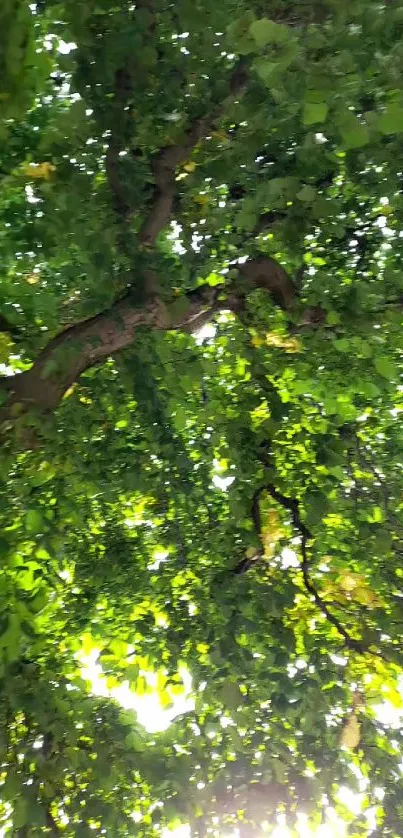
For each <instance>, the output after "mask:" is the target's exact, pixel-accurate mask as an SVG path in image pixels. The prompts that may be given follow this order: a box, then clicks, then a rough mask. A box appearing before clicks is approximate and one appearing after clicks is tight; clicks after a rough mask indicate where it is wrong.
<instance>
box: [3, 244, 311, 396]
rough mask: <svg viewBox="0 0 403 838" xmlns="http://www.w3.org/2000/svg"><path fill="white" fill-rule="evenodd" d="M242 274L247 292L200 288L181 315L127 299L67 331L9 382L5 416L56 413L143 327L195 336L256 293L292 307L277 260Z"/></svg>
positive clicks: (233, 287) (235, 287) (153, 302)
mask: <svg viewBox="0 0 403 838" xmlns="http://www.w3.org/2000/svg"><path fill="white" fill-rule="evenodd" d="M240 274H241V276H242V277H243V279H244V280H245V282H244V288H240V287H239V282H238V283H237V282H236V281H235V282H234V283H232V284H229V285H228V286H225V285H223V286H216V287H214V288H212V287H211V286H209V285H204V286H201V287H200V288H197V289H195V290H193V291H190V292H189V293H188V294H187V295H186V297H183V298H182V300H183V303H184V305H183V307H182V308H181V312H182V313H179V314H175V302H174V303H173V304H172V306H171V307H170V306H166V305H165V304H164V303H163V302H162V301H161V300H160V299H159V297H158V296H157V295H155V294H154V295H152V296H151V297H150V299H149V300H148V301H147V302H146V303H145V304H144V305H142V306H141V307H139V306H138V305H136V302H135V300H134V298H133V297H132V296H131V295H130V294H128V295H126V297H124V298H123V299H121V300H119V301H118V302H116V303H115V304H114V305H113V306H111V308H110V309H108V310H107V311H104V312H101V313H100V314H97V315H95V316H94V317H90V318H89V319H88V320H84V321H83V322H81V323H77V324H75V325H74V326H71V327H69V328H67V329H65V330H64V331H62V332H60V334H58V335H56V337H54V338H53V340H51V341H50V342H49V343H48V345H47V346H46V347H45V348H44V349H43V350H42V352H41V353H40V354H39V356H38V358H37V359H36V361H35V362H34V364H33V366H32V367H31V369H29V370H27V371H26V372H23V373H21V374H19V375H15V376H12V377H10V378H7V379H4V382H3V388H4V389H6V390H7V391H8V393H9V395H10V398H9V403H8V405H7V407H6V412H9V409H10V406H12V405H13V404H15V403H20V404H22V405H23V406H24V409H25V410H29V409H30V408H33V409H37V410H39V411H52V410H55V409H56V407H57V406H58V405H59V403H60V401H61V399H62V397H63V394H64V393H65V392H66V390H68V388H69V387H71V385H72V384H73V383H74V382H75V381H76V380H77V379H78V378H79V376H80V375H81V374H82V373H83V372H84V371H85V370H86V369H88V368H89V367H92V366H94V365H95V364H98V363H99V362H100V361H102V360H103V359H104V358H106V357H108V356H110V355H113V354H114V353H116V352H118V351H119V350H121V349H125V348H126V347H127V346H130V345H131V344H133V342H134V341H135V339H136V336H137V332H138V329H140V328H141V327H148V328H149V329H152V330H162V331H169V330H171V329H173V330H176V329H178V330H182V331H187V332H195V331H197V330H198V329H199V328H201V326H202V325H204V324H205V323H206V322H207V321H208V320H209V319H211V317H212V316H213V314H214V313H215V312H217V311H219V310H220V309H222V308H227V309H232V310H233V311H239V310H240V309H241V308H242V306H243V303H244V299H245V295H246V294H247V293H248V292H249V291H251V290H253V289H254V288H263V289H265V290H266V291H269V292H270V293H271V294H272V296H273V298H274V299H276V300H278V301H279V302H280V304H281V305H283V306H284V307H286V306H287V305H289V306H291V305H292V303H293V301H294V299H295V288H294V285H293V283H292V282H291V280H290V278H289V277H288V274H287V273H286V271H285V270H284V268H282V267H281V265H279V264H278V263H277V262H275V261H274V260H272V259H264V258H263V257H261V258H260V257H259V258H258V259H257V260H253V259H251V260H250V261H249V262H247V263H246V264H245V265H242V266H241V268H240ZM153 282H156V278H155V277H154V276H153Z"/></svg>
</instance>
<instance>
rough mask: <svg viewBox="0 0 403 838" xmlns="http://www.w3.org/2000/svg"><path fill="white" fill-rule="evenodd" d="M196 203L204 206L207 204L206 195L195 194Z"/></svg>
mask: <svg viewBox="0 0 403 838" xmlns="http://www.w3.org/2000/svg"><path fill="white" fill-rule="evenodd" d="M195 201H196V204H200V206H201V207H205V206H206V204H208V202H209V199H208V196H207V195H196V196H195Z"/></svg>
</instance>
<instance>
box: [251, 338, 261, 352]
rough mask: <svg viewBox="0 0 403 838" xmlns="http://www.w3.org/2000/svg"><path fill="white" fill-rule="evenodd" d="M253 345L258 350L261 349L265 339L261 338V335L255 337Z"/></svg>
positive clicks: (252, 340)
mask: <svg viewBox="0 0 403 838" xmlns="http://www.w3.org/2000/svg"><path fill="white" fill-rule="evenodd" d="M251 344H252V346H254V347H255V348H256V349H259V346H263V344H264V340H263V338H260V337H259V335H253V337H252V338H251Z"/></svg>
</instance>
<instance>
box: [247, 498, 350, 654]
mask: <svg viewBox="0 0 403 838" xmlns="http://www.w3.org/2000/svg"><path fill="white" fill-rule="evenodd" d="M264 492H268V493H269V495H271V497H272V498H273V500H275V501H276V503H278V504H279V505H280V506H282V507H283V509H286V510H287V512H289V513H290V514H291V520H292V523H293V526H294V528H295V529H296V530H297V532H298V533H299V535H300V538H301V556H302V560H301V571H302V577H303V581H304V586H305V589H306V591H307V592H308V594H309V595H310V596H311V597H312V598H313V599H314V601H315V604H316V605H317V607H318V608H319V610H320V611H321V612H322V614H323V615H324V616H325V617H326V619H327V621H328V622H329V623H330V624H331V625H332V626H334V628H335V629H337V631H338V633H339V634H340V635H341V637H342V638H343V640H344V642H345V644H346V647H347V648H348V649H351V650H352V651H354V652H359V653H360V654H365V652H366V649H365V648H364V647H363V645H362V643H360V642H359V641H358V640H355V639H354V638H353V637H351V635H350V634H349V632H348V631H347V629H345V628H344V626H343V625H342V623H341V622H340V620H339V619H338V618H337V617H336V616H335V614H333V613H332V612H331V611H330V609H329V606H328V605H327V603H326V602H324V600H323V599H322V597H321V596H320V594H319V593H318V591H317V590H316V588H315V586H314V584H313V582H312V581H311V579H310V575H309V557H308V542H309V541H313V540H314V538H313V535H312V533H311V532H310V530H309V529H308V527H307V526H306V525H305V524H304V522H303V521H302V520H301V515H300V511H299V502H298V501H297V500H296V499H294V498H289V497H287V496H286V495H283V494H282V493H281V492H280V491H279V490H278V489H277V488H276V487H275V486H274V485H273V484H272V483H265V484H264V485H262V486H260V487H259V488H258V489H256V491H255V492H254V494H253V498H252V509H251V517H252V520H253V523H254V526H255V530H256V532H257V534H258V535H259V536H261V531H262V527H261V515H260V508H259V503H260V498H261V495H262V494H263V493H264ZM261 558H262V552H258V553H257V554H256V556H253V557H252V558H250V559H248V558H245V559H242V560H241V561H240V562H239V563H238V564H237V565H236V566H235V567H234V568H233V570H232V573H234V574H235V575H239V574H241V573H245V572H246V571H248V570H249V568H250V567H252V566H253V565H254V564H256V561H257V560H259V559H261Z"/></svg>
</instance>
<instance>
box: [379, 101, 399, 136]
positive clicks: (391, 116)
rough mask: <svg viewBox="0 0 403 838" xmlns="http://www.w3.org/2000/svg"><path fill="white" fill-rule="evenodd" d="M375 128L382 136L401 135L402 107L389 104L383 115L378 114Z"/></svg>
mask: <svg viewBox="0 0 403 838" xmlns="http://www.w3.org/2000/svg"><path fill="white" fill-rule="evenodd" d="M376 125H377V128H378V129H379V131H381V133H382V134H385V135H386V136H389V135H391V134H401V133H402V132H403V107H402V106H401V105H396V104H393V103H391V104H389V105H388V106H387V107H386V110H385V111H384V113H382V114H380V115H379V117H378V119H377V122H376Z"/></svg>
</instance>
